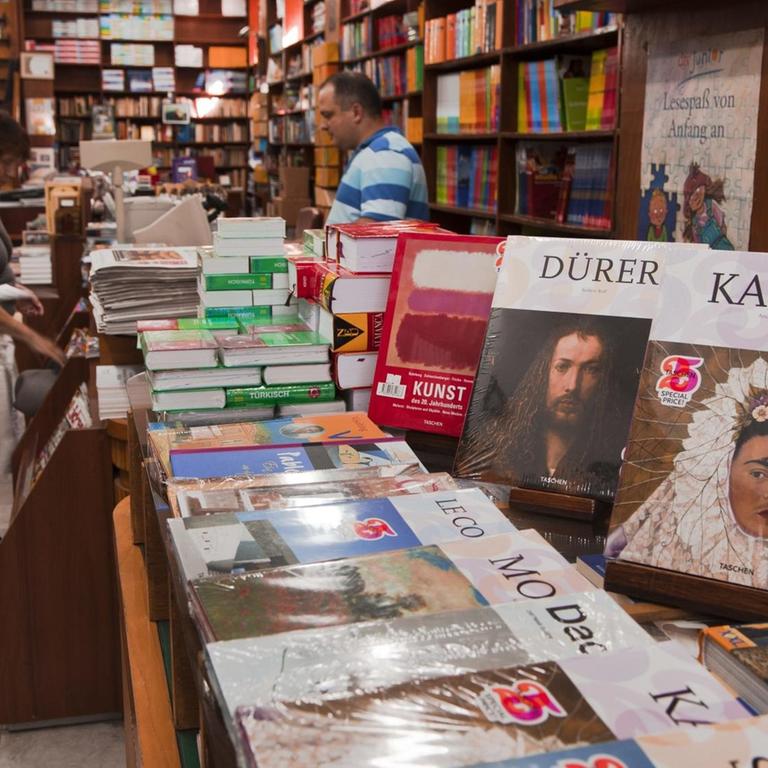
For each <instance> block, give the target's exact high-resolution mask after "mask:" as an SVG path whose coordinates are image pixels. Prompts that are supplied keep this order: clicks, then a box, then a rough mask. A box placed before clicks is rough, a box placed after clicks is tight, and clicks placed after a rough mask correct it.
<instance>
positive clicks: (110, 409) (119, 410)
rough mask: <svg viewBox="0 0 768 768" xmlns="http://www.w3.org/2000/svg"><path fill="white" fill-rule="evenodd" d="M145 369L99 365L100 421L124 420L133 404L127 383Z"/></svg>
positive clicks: (97, 384)
mask: <svg viewBox="0 0 768 768" xmlns="http://www.w3.org/2000/svg"><path fill="white" fill-rule="evenodd" d="M143 370H144V369H143V368H142V367H141V366H139V365H97V366H96V394H97V396H98V404H99V418H100V419H102V420H103V419H124V418H125V416H126V414H127V413H128V411H129V410H130V407H131V404H130V402H129V400H128V391H127V390H126V388H125V383H126V382H127V381H128V379H130V378H131V376H135V375H136V374H138V373H141V372H142V371H143Z"/></svg>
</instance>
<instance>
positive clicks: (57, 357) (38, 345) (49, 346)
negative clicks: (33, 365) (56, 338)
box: [26, 331, 67, 366]
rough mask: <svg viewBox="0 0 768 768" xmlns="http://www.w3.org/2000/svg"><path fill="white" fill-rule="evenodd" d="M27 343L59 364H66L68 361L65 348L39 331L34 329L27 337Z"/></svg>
mask: <svg viewBox="0 0 768 768" xmlns="http://www.w3.org/2000/svg"><path fill="white" fill-rule="evenodd" d="M26 342H27V344H28V345H29V346H30V348H31V349H33V350H34V351H35V352H39V353H40V354H41V355H45V357H48V358H50V359H51V360H53V361H54V362H55V363H58V364H59V365H62V366H63V365H64V363H66V362H67V356H66V355H65V354H64V350H63V349H60V348H59V347H57V346H56V344H54V342H52V341H51V340H50V339H49V338H47V337H46V336H42V335H41V334H39V333H36V332H34V331H32V333H31V334H30V335H29V337H28V338H27V339H26Z"/></svg>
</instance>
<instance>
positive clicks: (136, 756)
mask: <svg viewBox="0 0 768 768" xmlns="http://www.w3.org/2000/svg"><path fill="white" fill-rule="evenodd" d="M113 521H114V525H115V559H116V565H117V572H118V581H119V593H120V607H121V611H120V637H121V641H122V643H121V645H122V672H123V711H124V716H125V748H126V764H127V765H129V766H140V765H144V766H152V768H178V767H179V766H180V760H179V750H178V748H177V746H176V732H175V730H174V728H173V713H172V710H171V702H170V699H169V698H168V695H167V690H168V687H167V684H166V679H165V668H164V666H163V657H162V653H161V650H160V638H159V636H158V633H157V627H156V626H155V624H154V623H153V622H151V621H150V620H149V613H148V611H147V578H146V571H145V569H144V559H143V557H142V554H141V550H140V549H139V547H137V546H136V545H134V543H133V536H132V533H131V507H130V499H129V498H126V499H123V500H122V501H121V502H120V503H119V504H118V505H117V506H116V507H115V510H114V513H113Z"/></svg>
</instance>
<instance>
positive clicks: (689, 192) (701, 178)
mask: <svg viewBox="0 0 768 768" xmlns="http://www.w3.org/2000/svg"><path fill="white" fill-rule="evenodd" d="M723 187H724V182H723V180H722V179H715V180H714V181H712V178H711V177H710V176H707V174H706V173H704V172H703V171H702V170H701V169H700V168H699V166H698V165H697V164H696V163H691V167H690V169H689V171H688V178H687V179H686V180H685V184H684V185H683V216H685V228H684V229H683V240H685V242H686V243H706V244H707V245H709V247H710V248H712V249H714V250H716V251H732V250H734V248H733V243H731V241H730V240H729V239H728V237H727V236H726V231H727V227H726V225H725V212H724V211H723V209H722V208H721V207H720V203H722V202H723V201H724V200H725V192H724V189H723Z"/></svg>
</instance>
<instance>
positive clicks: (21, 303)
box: [14, 282, 45, 317]
mask: <svg viewBox="0 0 768 768" xmlns="http://www.w3.org/2000/svg"><path fill="white" fill-rule="evenodd" d="M14 285H15V287H16V288H19V289H21V290H22V291H24V292H25V293H26V294H27V297H26V298H23V299H16V307H17V309H18V310H19V312H21V314H22V315H25V316H27V317H39V316H40V315H42V314H44V313H45V309H44V308H43V304H42V302H41V301H40V299H38V298H37V294H36V293H35V292H34V291H32V290H30V289H29V288H27V286H26V285H22V284H21V283H18V282H17V283H14Z"/></svg>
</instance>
